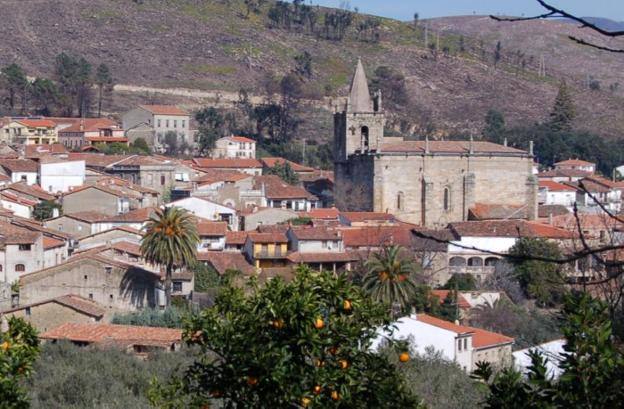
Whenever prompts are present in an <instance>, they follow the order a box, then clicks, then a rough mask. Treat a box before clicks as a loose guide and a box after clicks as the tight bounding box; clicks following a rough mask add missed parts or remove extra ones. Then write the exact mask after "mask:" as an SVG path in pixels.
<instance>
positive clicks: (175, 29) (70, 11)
mask: <svg viewBox="0 0 624 409" xmlns="http://www.w3.org/2000/svg"><path fill="white" fill-rule="evenodd" d="M0 4H2V6H3V7H2V9H3V16H4V23H3V25H2V26H0V35H2V38H3V41H2V42H0V64H6V63H10V62H17V63H18V64H20V65H22V66H23V67H24V68H25V69H26V70H27V71H28V73H29V75H32V76H37V75H40V76H51V75H52V71H53V64H54V57H55V56H56V55H57V54H58V53H60V52H63V51H64V52H69V53H74V54H77V55H81V56H84V57H86V58H87V59H88V60H89V61H91V62H92V63H93V64H99V63H100V62H105V63H106V64H108V65H109V66H110V67H111V69H112V71H113V73H114V75H115V78H116V80H117V82H118V83H120V84H126V85H133V86H147V87H156V88H174V87H176V88H188V89H197V90H214V91H223V92H231V93H233V94H234V93H237V92H238V90H239V89H240V88H246V89H249V90H250V91H251V92H252V93H255V94H262V93H263V92H264V84H265V83H266V81H267V78H269V77H280V76H282V75H284V74H285V73H287V72H289V71H290V70H292V69H293V67H294V57H295V56H296V55H298V54H300V53H302V52H303V51H304V50H305V51H308V52H310V54H311V55H312V58H313V70H314V75H313V77H312V79H311V80H310V81H309V82H308V83H307V84H306V90H307V93H308V94H309V97H310V98H321V97H322V96H323V95H328V96H337V95H344V94H345V93H346V87H347V85H348V81H349V76H350V74H351V72H352V70H353V67H354V63H355V61H356V59H357V57H358V56H361V57H362V59H363V61H364V63H365V65H366V67H367V70H368V71H369V73H370V74H372V72H373V71H374V69H375V68H376V67H377V66H380V65H388V66H392V67H394V68H395V69H397V70H400V71H401V72H402V73H404V75H405V76H406V83H407V89H408V93H409V95H410V100H411V102H410V104H409V106H408V107H403V108H400V109H398V110H397V111H396V112H395V114H396V117H395V121H394V123H393V125H394V126H395V127H396V128H399V124H400V123H402V125H403V126H402V128H403V129H404V130H405V129H411V130H413V131H414V132H416V133H422V132H424V131H425V130H427V131H429V132H431V133H432V134H434V135H439V136H444V135H447V134H450V133H455V132H463V133H467V132H472V133H476V132H478V131H479V130H480V129H481V127H482V120H483V117H484V115H485V113H486V112H487V111H488V110H489V109H491V108H495V109H498V110H500V111H502V112H503V113H504V114H505V116H506V119H507V122H508V123H510V124H512V125H513V124H523V123H527V122H532V121H540V120H542V119H544V118H545V116H546V115H547V112H548V110H549V109H550V106H551V104H552V101H553V99H554V96H555V94H556V90H557V84H558V81H559V80H560V79H561V78H572V79H573V80H572V81H571V82H572V85H573V86H575V87H576V88H577V89H576V91H575V98H576V101H577V104H578V108H579V118H578V124H579V127H584V128H589V129H594V130H597V131H599V132H600V133H602V134H604V135H608V136H616V135H621V134H622V133H624V112H623V111H622V110H621V109H619V107H621V106H622V96H623V95H624V94H622V92H623V91H622V90H620V89H617V90H615V92H611V91H609V85H610V84H615V83H616V82H619V83H621V84H623V86H624V78H621V77H622V76H623V75H624V74H622V73H623V72H624V71H623V70H622V68H624V58H623V57H622V56H613V55H604V54H599V53H598V52H596V51H594V50H590V49H587V48H585V47H581V46H578V45H576V44H573V43H571V42H570V41H569V40H567V38H565V35H564V34H562V33H560V30H562V27H561V25H562V24H564V23H557V22H542V21H539V22H532V23H529V25H528V26H527V27H526V28H524V27H523V28H521V29H520V28H518V27H520V23H515V24H503V25H501V24H502V23H498V24H497V23H495V22H491V21H489V19H487V18H484V17H474V16H471V17H466V18H449V19H436V20H431V21H430V22H429V24H430V26H431V27H440V29H441V31H442V36H441V38H440V40H439V50H438V52H437V55H434V54H435V53H434V52H433V51H432V50H430V49H429V48H427V47H425V43H424V31H425V30H424V27H423V26H424V24H425V23H424V22H421V23H420V25H419V26H418V27H414V26H413V25H410V24H407V23H401V22H398V21H394V20H389V19H381V20H380V21H381V26H380V28H379V30H378V32H379V38H380V41H379V42H364V41H359V40H358V39H357V34H356V32H355V29H354V28H353V26H356V25H357V23H358V22H360V21H363V19H365V18H366V17H365V16H357V17H356V22H355V24H353V26H352V28H350V29H349V30H348V31H347V35H346V37H345V39H344V40H342V41H330V40H325V39H322V38H319V36H318V35H312V34H307V33H304V32H295V31H294V30H285V29H278V28H269V20H268V18H267V12H268V8H269V6H270V4H269V5H266V6H264V7H263V9H262V10H261V12H260V14H258V15H257V14H254V13H251V14H250V15H249V17H248V18H246V17H245V15H246V10H245V7H244V5H243V2H242V0H212V1H205V0H203V1H202V0H144V1H143V2H135V1H132V0H55V1H47V0H32V1H28V2H23V1H8V0H2V1H0ZM317 11H318V12H319V13H322V12H323V9H318V10H317ZM567 26H568V28H567V29H574V27H573V26H570V25H569V24H568V25H567ZM460 34H461V35H464V36H465V39H464V41H465V42H466V47H465V48H466V49H465V50H461V49H460V48H461V47H460ZM499 36H500V37H499ZM542 37H543V38H542ZM428 38H429V42H430V43H432V42H433V41H434V38H435V30H433V29H430V30H429V32H428ZM473 38H474V40H473ZM479 38H482V39H483V44H481V43H480V41H479ZM497 38H502V40H501V41H502V43H503V52H505V51H506V50H507V49H514V50H516V49H524V48H523V47H527V46H528V45H530V47H531V49H530V50H527V53H528V52H529V51H530V52H531V54H532V55H534V56H535V58H537V56H539V55H540V53H546V54H547V55H546V65H547V74H548V76H547V77H545V78H540V77H538V76H537V75H536V60H535V59H534V60H533V61H532V62H531V63H530V64H526V66H525V67H524V69H520V68H519V65H518V64H515V63H514V62H513V60H512V59H503V62H502V63H501V64H499V65H498V68H496V69H495V68H494V67H493V64H492V62H491V59H492V58H491V53H492V50H493V47H494V45H495V44H496V41H497ZM527 58H528V57H527ZM587 73H591V75H593V76H594V77H595V78H597V79H599V80H600V82H601V84H602V87H601V88H602V89H601V90H600V91H591V90H589V89H587V87H586V86H585V82H584V81H583V78H585V77H586V74H587ZM145 98H147V99H149V100H150V101H152V102H176V103H183V104H187V105H188V106H189V107H194V106H198V105H200V104H204V103H206V102H207V101H210V99H209V98H208V99H205V98H197V97H192V96H184V95H180V96H171V95H163V94H159V93H154V92H151V93H148V94H142V93H138V92H131V91H128V90H126V91H123V92H118V93H117V95H116V97H115V101H114V106H113V108H114V109H124V108H126V107H127V106H129V105H130V104H132V103H136V102H138V101H141V100H144V99H145ZM326 101H327V100H326ZM213 102H214V100H213ZM317 105H318V104H317ZM318 118H325V119H318ZM330 119H331V118H330V117H329V115H327V116H325V115H320V114H319V112H318V110H315V114H314V116H313V118H308V119H307V123H306V124H305V126H304V127H303V130H304V131H305V133H306V134H303V135H301V136H302V137H306V138H314V139H326V138H328V137H329V129H330V126H329V121H330ZM318 121H320V122H322V124H321V125H322V126H321V127H320V128H319V127H317V126H316V123H317V122H318ZM315 129H323V131H321V133H322V134H319V132H318V131H316V132H315V131H314V130H315Z"/></svg>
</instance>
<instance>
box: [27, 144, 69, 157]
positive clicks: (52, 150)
mask: <svg viewBox="0 0 624 409" xmlns="http://www.w3.org/2000/svg"><path fill="white" fill-rule="evenodd" d="M23 148H24V157H25V158H26V159H33V160H38V159H39V158H41V157H44V156H57V157H62V156H64V155H67V153H68V151H67V149H66V148H65V146H63V145H61V144H60V143H52V144H50V145H25V146H23Z"/></svg>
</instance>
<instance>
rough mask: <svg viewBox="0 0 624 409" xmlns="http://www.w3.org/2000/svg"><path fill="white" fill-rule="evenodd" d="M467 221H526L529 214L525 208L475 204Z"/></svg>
mask: <svg viewBox="0 0 624 409" xmlns="http://www.w3.org/2000/svg"><path fill="white" fill-rule="evenodd" d="M469 213H470V214H469V215H468V217H469V219H471V220H492V219H528V218H529V212H528V209H527V207H526V206H523V205H522V206H514V205H501V204H485V203H475V205H474V206H473V207H471V208H470V209H469Z"/></svg>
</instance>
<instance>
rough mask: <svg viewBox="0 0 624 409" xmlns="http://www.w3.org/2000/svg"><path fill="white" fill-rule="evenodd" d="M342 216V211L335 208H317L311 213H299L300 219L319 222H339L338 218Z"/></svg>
mask: <svg viewBox="0 0 624 409" xmlns="http://www.w3.org/2000/svg"><path fill="white" fill-rule="evenodd" d="M339 215H340V210H338V209H336V208H335V207H331V208H327V209H324V208H316V209H311V210H310V211H309V212H299V216H300V217H309V218H311V219H317V220H338V216H339Z"/></svg>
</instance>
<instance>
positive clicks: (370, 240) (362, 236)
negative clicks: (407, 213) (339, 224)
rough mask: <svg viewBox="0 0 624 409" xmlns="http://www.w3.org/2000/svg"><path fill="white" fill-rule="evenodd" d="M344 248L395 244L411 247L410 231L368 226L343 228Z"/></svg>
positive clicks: (390, 227) (397, 227)
mask: <svg viewBox="0 0 624 409" xmlns="http://www.w3.org/2000/svg"><path fill="white" fill-rule="evenodd" d="M342 237H343V241H344V245H345V247H350V248H359V247H363V248H371V247H381V246H384V245H390V244H397V245H400V246H403V247H411V245H412V239H413V237H412V230H411V228H408V227H402V226H396V227H395V226H370V227H356V228H345V229H343V230H342Z"/></svg>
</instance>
